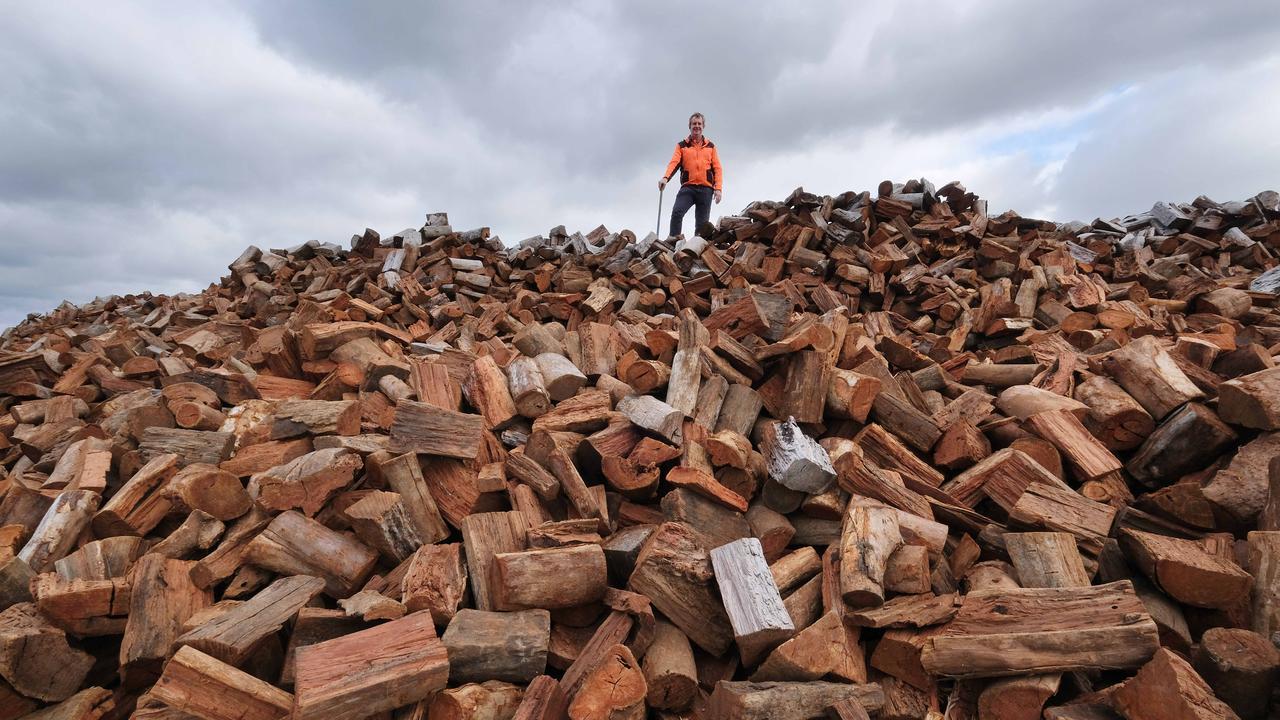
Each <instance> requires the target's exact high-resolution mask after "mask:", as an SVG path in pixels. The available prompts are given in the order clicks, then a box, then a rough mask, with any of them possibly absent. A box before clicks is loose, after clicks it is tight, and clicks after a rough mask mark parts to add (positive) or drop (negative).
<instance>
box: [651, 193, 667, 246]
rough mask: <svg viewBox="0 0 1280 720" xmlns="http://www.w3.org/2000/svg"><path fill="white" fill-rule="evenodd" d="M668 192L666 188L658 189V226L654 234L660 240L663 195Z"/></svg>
mask: <svg viewBox="0 0 1280 720" xmlns="http://www.w3.org/2000/svg"><path fill="white" fill-rule="evenodd" d="M664 192H666V188H665V187H660V188H658V226H657V227H656V228H654V230H653V234H654V235H657V236H658V237H659V238H661V237H662V193H664Z"/></svg>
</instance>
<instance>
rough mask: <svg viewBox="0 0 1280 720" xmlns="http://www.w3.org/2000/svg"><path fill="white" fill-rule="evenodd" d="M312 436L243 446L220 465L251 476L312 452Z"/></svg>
mask: <svg viewBox="0 0 1280 720" xmlns="http://www.w3.org/2000/svg"><path fill="white" fill-rule="evenodd" d="M312 449H313V448H312V445H311V438H309V437H304V438H297V439H296V440H270V441H268V442H262V443H257V444H255V445H250V446H248V447H241V448H239V449H238V450H237V451H236V454H235V456H234V457H232V458H231V459H229V460H226V461H224V462H222V463H221V464H219V465H218V467H219V468H220V469H222V470H226V471H227V472H229V473H231V474H233V475H236V476H237V477H242V478H245V477H249V476H251V475H253V474H254V473H260V472H263V471H265V470H270V469H271V468H273V467H276V466H277V465H284V464H286V463H288V462H289V461H290V460H293V459H294V458H298V457H301V456H303V455H306V454H307V453H309V452H311V450H312Z"/></svg>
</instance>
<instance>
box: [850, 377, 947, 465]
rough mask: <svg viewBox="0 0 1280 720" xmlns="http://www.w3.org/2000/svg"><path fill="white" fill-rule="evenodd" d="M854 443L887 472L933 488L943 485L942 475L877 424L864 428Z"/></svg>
mask: <svg viewBox="0 0 1280 720" xmlns="http://www.w3.org/2000/svg"><path fill="white" fill-rule="evenodd" d="M883 394H884V393H881V395H883ZM854 442H856V443H857V444H858V447H860V448H862V452H863V453H864V454H865V455H866V457H867V458H868V459H869V460H871V461H872V462H874V463H875V464H876V465H879V466H880V467H881V468H884V469H885V470H893V471H894V472H899V473H902V474H903V475H904V476H908V477H912V478H915V479H916V480H919V481H920V482H922V483H924V484H926V485H931V486H933V487H938V486H939V485H941V484H942V481H943V476H942V473H940V472H938V471H937V470H935V469H934V468H933V466H931V465H929V463H927V462H925V461H924V460H921V459H920V458H919V457H917V456H916V454H915V453H913V452H911V450H910V448H908V447H907V446H906V445H904V444H903V443H902V441H900V440H898V438H897V437H896V436H894V435H893V434H892V433H890V432H888V431H887V430H885V429H884V428H883V427H881V426H879V425H877V424H875V423H872V424H871V425H868V426H866V427H865V428H863V429H862V431H861V432H859V433H858V435H857V437H855V438H854Z"/></svg>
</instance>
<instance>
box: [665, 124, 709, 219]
mask: <svg viewBox="0 0 1280 720" xmlns="http://www.w3.org/2000/svg"><path fill="white" fill-rule="evenodd" d="M706 122H707V120H706V118H704V117H703V116H702V113H694V114H693V115H690V116H689V137H687V138H685V139H683V140H681V141H680V142H678V143H676V151H675V152H673V153H671V162H669V163H667V172H666V173H664V174H663V177H662V179H661V180H659V181H658V189H659V190H661V189H663V188H665V187H666V186H667V181H668V180H670V179H671V176H672V175H674V174H675V171H676V168H677V167H679V168H680V193H679V194H678V195H676V203H675V205H674V206H673V207H672V208H671V232H670V235H672V236H674V235H679V234H680V227H681V226H682V225H684V216H685V213H687V212H689V208H690V207H691V206H697V210H695V211H694V214H693V217H694V219H695V223H696V224H695V225H694V230H695V232H696V231H697V229H698V228H701V227H702V224H703V223H705V222H707V221H708V220H710V218H711V200H712V199H713V198H714V199H715V201H716V202H717V203H718V202H720V191H721V189H722V188H723V187H724V173H723V172H722V171H721V170H720V155H719V153H717V152H716V144H715V143H713V142H711V141H710V140H708V139H707V138H706V137H704V136H703V134H702V129H703V127H705V126H706Z"/></svg>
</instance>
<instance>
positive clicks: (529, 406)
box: [507, 356, 551, 419]
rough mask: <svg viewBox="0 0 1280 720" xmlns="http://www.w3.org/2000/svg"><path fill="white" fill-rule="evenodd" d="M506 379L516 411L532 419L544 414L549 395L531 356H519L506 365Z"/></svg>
mask: <svg viewBox="0 0 1280 720" xmlns="http://www.w3.org/2000/svg"><path fill="white" fill-rule="evenodd" d="M507 379H508V383H509V389H510V392H511V399H512V401H513V402H515V407H516V412H518V413H520V415H521V416H523V417H526V418H529V419H533V418H537V417H540V416H542V415H545V414H546V413H547V411H548V410H550V409H551V395H550V393H548V392H547V385H546V381H545V380H543V378H542V371H541V370H539V369H538V363H537V361H536V360H534V359H533V358H532V357H524V356H520V357H518V358H516V359H515V360H512V361H511V362H510V363H509V364H508V365H507Z"/></svg>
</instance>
